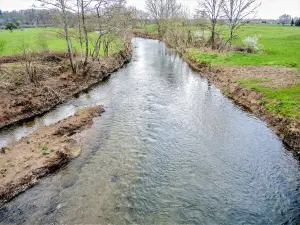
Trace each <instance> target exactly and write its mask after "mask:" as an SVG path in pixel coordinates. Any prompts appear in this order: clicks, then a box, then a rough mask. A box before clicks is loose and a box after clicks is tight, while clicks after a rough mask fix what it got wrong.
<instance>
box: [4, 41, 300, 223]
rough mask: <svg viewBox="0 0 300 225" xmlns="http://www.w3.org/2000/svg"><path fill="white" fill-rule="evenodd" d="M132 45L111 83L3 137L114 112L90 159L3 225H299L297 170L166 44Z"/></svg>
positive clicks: (15, 209) (14, 205)
mask: <svg viewBox="0 0 300 225" xmlns="http://www.w3.org/2000/svg"><path fill="white" fill-rule="evenodd" d="M133 44H134V46H135V48H134V51H133V58H132V62H131V63H130V64H128V65H127V66H125V67H124V68H122V69H121V70H119V71H118V72H116V73H114V74H112V76H111V77H110V79H108V80H106V81H105V82H103V83H102V84H100V85H98V86H97V87H94V88H93V89H92V90H90V91H89V92H88V93H85V94H82V95H81V96H80V97H79V98H77V99H73V100H70V101H68V102H66V103H65V104H62V105H60V106H58V107H57V108H56V109H55V110H53V111H52V112H49V113H47V114H46V115H44V116H42V117H40V118H37V119H36V120H35V121H34V122H33V123H31V124H30V126H28V127H26V126H24V127H17V128H16V127H15V128H12V129H11V130H6V131H2V133H0V136H1V138H0V141H1V143H7V142H10V141H14V140H17V139H19V138H20V137H22V136H24V135H26V134H27V133H28V132H30V131H31V130H32V129H38V127H39V126H40V125H41V124H51V123H53V122H56V121H58V120H59V119H62V118H64V117H66V116H68V115H72V114H73V113H74V112H75V111H76V110H77V109H78V108H81V107H86V106H90V105H95V104H103V105H104V106H105V109H106V112H105V113H104V114H103V115H102V117H100V118H96V119H95V121H94V125H93V126H92V128H91V129H89V130H88V131H85V132H84V134H83V135H84V137H85V139H84V141H83V144H84V151H83V154H82V156H80V157H79V158H77V159H76V160H74V161H72V162H71V163H70V164H69V165H67V166H66V167H65V168H64V169H62V170H60V171H58V172H57V173H56V174H53V175H50V176H48V177H46V178H44V179H42V180H41V181H40V182H39V184H38V185H36V186H35V187H33V188H31V189H29V190H27V191H26V192H25V193H23V194H21V195H19V196H18V197H17V198H15V199H14V200H13V201H11V202H9V203H8V204H6V205H5V206H4V207H3V208H2V209H1V210H0V224H7V223H16V224H116V225H122V224H172V225H173V224H272V225H273V224H300V166H299V161H298V160H296V159H295V158H294V157H293V155H292V154H291V153H290V152H288V151H287V150H286V149H285V147H284V145H283V144H282V142H281V141H280V140H279V139H278V137H277V136H276V135H275V134H274V133H273V132H272V131H271V130H270V129H269V128H268V127H267V126H266V125H265V124H264V123H263V122H262V121H260V120H258V119H257V118H255V117H254V116H252V115H251V114H249V113H247V112H245V111H243V110H242V109H241V108H239V107H237V106H236V105H234V104H233V103H232V102H231V101H230V100H229V99H227V98H226V97H224V96H223V95H222V93H221V91H220V90H219V89H217V88H216V87H215V86H214V85H212V84H210V83H208V81H207V80H206V79H204V78H202V77H201V76H199V74H197V73H195V72H193V71H192V70H191V69H190V68H189V67H188V65H187V64H186V63H185V62H183V61H182V60H181V59H180V57H179V56H177V55H176V54H175V53H174V52H173V51H172V50H170V49H168V48H167V47H166V46H165V45H164V44H163V43H160V42H159V41H156V40H145V39H139V38H137V39H134V40H133Z"/></svg>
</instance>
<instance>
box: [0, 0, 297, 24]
mask: <svg viewBox="0 0 300 225" xmlns="http://www.w3.org/2000/svg"><path fill="white" fill-rule="evenodd" d="M180 1H181V2H183V3H184V4H185V5H188V6H189V8H190V10H191V12H193V11H194V9H196V8H197V0H180ZM260 1H261V2H262V5H261V7H260V8H259V10H258V14H257V17H258V18H264V19H277V18H278V17H279V16H280V15H282V14H290V15H292V16H299V17H300V0H260ZM34 2H35V0H0V9H1V10H3V11H5V10H8V11H11V10H19V9H28V8H31V6H32V5H33V3H34ZM127 2H128V4H129V5H134V6H136V7H137V8H139V9H144V7H145V0H127Z"/></svg>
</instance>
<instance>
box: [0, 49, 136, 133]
mask: <svg viewBox="0 0 300 225" xmlns="http://www.w3.org/2000/svg"><path fill="white" fill-rule="evenodd" d="M126 46H127V49H126V50H123V51H120V52H118V53H114V54H111V55H109V56H107V57H105V58H104V57H101V58H100V57H99V59H98V60H94V61H93V60H89V61H88V64H87V66H86V67H79V68H78V69H77V72H78V74H73V73H72V71H71V69H70V65H69V60H68V59H65V58H60V57H58V56H53V55H46V56H44V57H42V61H41V60H40V61H32V62H33V63H34V66H35V69H34V70H35V74H34V75H35V77H34V79H35V82H32V80H31V78H30V77H29V76H28V74H27V71H26V70H24V63H21V62H18V63H6V64H4V65H3V72H2V73H0V85H1V89H0V106H1V107H0V127H3V126H6V125H9V124H12V123H14V122H17V121H19V120H22V119H26V118H30V117H32V116H35V115H38V114H41V113H44V112H47V111H48V110H50V109H52V108H53V107H54V106H56V105H57V104H59V103H61V102H63V101H65V100H67V99H69V98H72V96H74V95H75V94H77V93H80V92H81V91H83V90H86V89H88V88H89V87H90V86H91V85H93V84H96V83H97V82H100V81H101V80H102V79H103V78H105V77H106V76H108V75H109V74H110V73H111V72H113V71H115V70H117V69H119V68H120V67H122V66H123V65H124V63H126V62H127V61H128V60H129V59H130V56H131V49H130V45H126ZM46 60H47V61H46ZM49 60H50V61H49ZM31 65H32V64H31Z"/></svg>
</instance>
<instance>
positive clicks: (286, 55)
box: [190, 24, 300, 70]
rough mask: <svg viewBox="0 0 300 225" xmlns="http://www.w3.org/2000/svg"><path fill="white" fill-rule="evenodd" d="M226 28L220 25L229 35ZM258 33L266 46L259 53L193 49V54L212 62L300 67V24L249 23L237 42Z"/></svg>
mask: <svg viewBox="0 0 300 225" xmlns="http://www.w3.org/2000/svg"><path fill="white" fill-rule="evenodd" d="M226 33H227V30H226V29H224V28H223V29H221V35H222V36H223V37H226V36H227V34H226ZM254 35H258V36H260V38H259V44H261V45H262V46H263V50H262V52H260V53H257V54H247V53H240V52H230V53H217V54H216V53H204V54H203V53H201V52H199V51H197V50H196V49H191V50H190V54H191V56H192V57H193V58H196V59H199V60H202V61H207V62H211V63H212V64H217V65H218V64H228V65H258V66H259V65H279V66H286V67H296V68H297V69H298V70H300V44H299V43H300V28H297V27H291V26H281V25H270V24H261V25H257V24H255V25H247V26H244V27H242V28H241V29H240V30H238V32H237V37H236V38H235V40H234V42H233V44H234V45H242V41H243V40H244V38H245V37H247V36H254Z"/></svg>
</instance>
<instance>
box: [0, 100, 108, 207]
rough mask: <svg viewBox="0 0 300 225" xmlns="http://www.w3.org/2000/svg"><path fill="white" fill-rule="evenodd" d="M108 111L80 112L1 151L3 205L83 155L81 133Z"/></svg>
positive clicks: (91, 109)
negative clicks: (79, 141)
mask: <svg viewBox="0 0 300 225" xmlns="http://www.w3.org/2000/svg"><path fill="white" fill-rule="evenodd" d="M103 111H104V109H103V108H102V107H101V106H94V107H90V108H86V109H82V110H79V111H78V112H77V113H76V114H75V115H74V116H71V117H69V118H66V119H64V120H62V121H60V122H58V123H56V124H54V125H51V126H44V127H42V128H40V129H39V130H38V131H35V132H33V133H31V134H30V135H29V136H27V137H25V138H22V139H21V140H20V141H19V142H18V143H16V144H13V145H10V146H7V147H5V148H2V149H1V150H0V165H1V168H0V169H1V170H0V204H2V203H5V202H7V201H9V200H10V199H12V198H13V197H15V196H17V195H18V194H20V193H22V192H23V191H25V190H26V189H28V188H30V187H32V186H33V185H35V184H36V183H37V181H38V179H39V178H41V177H43V176H45V175H47V174H49V173H51V172H54V171H55V170H57V169H59V168H60V167H62V166H63V165H65V164H66V163H67V162H69V161H70V160H71V159H73V158H74V157H77V156H78V155H79V154H80V153H81V146H80V144H79V143H78V139H80V132H81V131H82V130H84V129H87V128H89V127H90V126H91V125H92V123H93V118H95V117H98V116H100V114H101V113H102V112H103Z"/></svg>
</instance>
